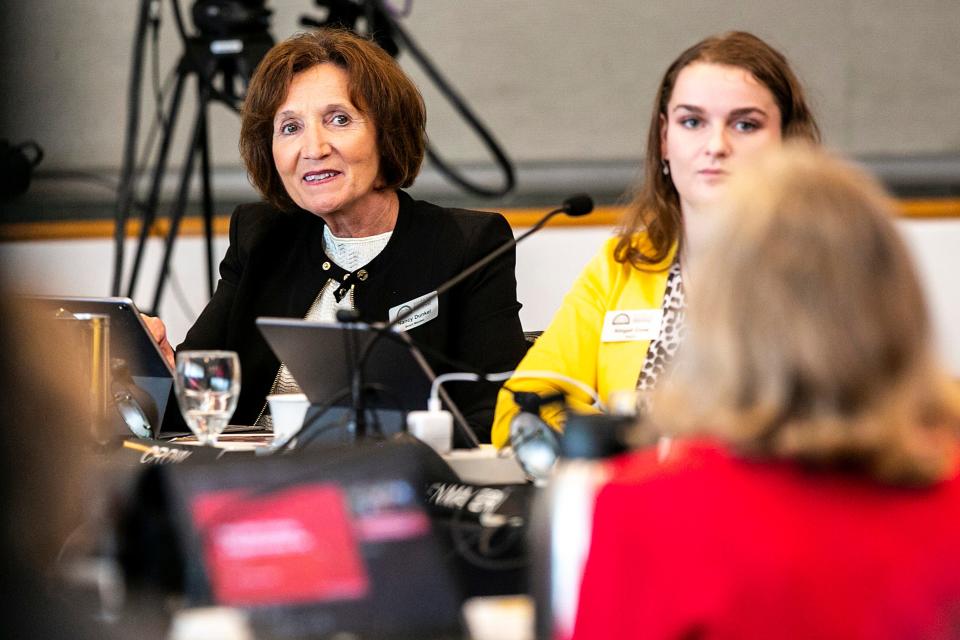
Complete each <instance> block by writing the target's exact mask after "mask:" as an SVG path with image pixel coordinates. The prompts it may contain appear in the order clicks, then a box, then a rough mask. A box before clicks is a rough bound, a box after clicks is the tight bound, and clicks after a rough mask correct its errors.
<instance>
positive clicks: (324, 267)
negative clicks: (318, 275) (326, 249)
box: [320, 262, 330, 271]
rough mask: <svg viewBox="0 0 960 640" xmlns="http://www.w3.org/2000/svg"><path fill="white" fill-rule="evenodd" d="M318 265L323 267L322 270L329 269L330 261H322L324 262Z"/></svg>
mask: <svg viewBox="0 0 960 640" xmlns="http://www.w3.org/2000/svg"><path fill="white" fill-rule="evenodd" d="M320 266H321V267H322V268H323V270H324V271H330V263H329V262H324V263H323V264H322V265H320Z"/></svg>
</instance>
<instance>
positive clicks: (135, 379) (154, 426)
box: [23, 296, 176, 437]
mask: <svg viewBox="0 0 960 640" xmlns="http://www.w3.org/2000/svg"><path fill="white" fill-rule="evenodd" d="M23 300H24V301H25V302H26V303H27V304H28V305H30V307H31V308H32V309H33V311H34V312H36V313H40V314H42V315H44V316H46V317H49V318H51V319H52V318H63V317H69V316H70V315H75V314H81V313H90V314H97V315H105V316H107V317H109V318H110V358H111V360H112V363H111V366H112V369H113V373H114V375H113V381H114V389H115V390H116V389H117V385H118V384H119V385H121V386H122V387H125V388H124V389H122V391H121V395H122V394H123V391H125V392H127V395H128V396H129V398H127V399H128V400H129V399H133V400H136V401H137V404H139V405H140V407H141V409H142V410H143V412H144V413H145V414H146V417H147V419H148V421H149V425H150V426H149V433H147V432H143V431H139V432H138V431H137V430H135V429H134V427H133V426H132V425H131V424H130V420H129V419H128V416H127V415H123V418H124V420H125V421H126V426H127V427H129V428H130V429H131V430H133V432H134V435H137V436H140V437H147V436H150V435H153V436H156V435H158V432H159V429H160V424H161V423H162V421H163V414H164V411H165V410H166V408H167V403H168V400H169V398H170V390H171V388H172V387H173V370H172V369H171V368H170V365H169V364H168V363H167V361H166V359H164V357H163V354H162V353H161V352H160V347H159V346H158V345H157V343H156V341H155V340H154V339H153V336H152V334H151V333H150V330H149V329H148V328H147V326H146V324H144V322H143V318H141V317H140V311H139V310H138V309H137V307H136V305H135V304H134V302H133V300H131V299H130V298H120V297H113V298H101V297H92V296H76V297H71V296H27V297H24V298H23ZM121 361H122V362H121ZM120 364H122V365H123V366H122V367H120V368H118V365H120ZM127 374H128V375H127ZM115 400H117V405H118V410H120V412H121V414H123V413H124V411H125V410H129V409H130V407H131V405H130V403H124V402H123V401H122V399H120V398H117V397H116V394H115ZM173 409H174V410H176V407H174V408H173ZM126 435H129V433H127V434H126Z"/></svg>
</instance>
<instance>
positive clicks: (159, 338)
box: [140, 313, 176, 369]
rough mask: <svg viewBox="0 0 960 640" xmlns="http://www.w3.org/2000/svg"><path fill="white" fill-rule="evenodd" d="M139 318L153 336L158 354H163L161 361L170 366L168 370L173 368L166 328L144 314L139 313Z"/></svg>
mask: <svg viewBox="0 0 960 640" xmlns="http://www.w3.org/2000/svg"><path fill="white" fill-rule="evenodd" d="M140 317H141V318H142V319H143V323H144V324H145V325H147V329H149V330H150V335H152V336H153V339H154V340H155V341H156V342H157V346H158V347H160V353H161V354H163V359H164V360H166V361H167V363H168V364H169V365H170V368H171V369H172V368H174V367H175V366H176V364H174V358H173V347H171V346H170V341H169V340H167V326H166V325H165V324H163V320H161V319H160V318H156V317H154V316H148V315H147V314H145V313H141V314H140Z"/></svg>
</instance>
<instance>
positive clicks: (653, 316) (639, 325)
mask: <svg viewBox="0 0 960 640" xmlns="http://www.w3.org/2000/svg"><path fill="white" fill-rule="evenodd" d="M662 322H663V309H637V310H634V311H607V315H606V316H605V317H604V318H603V332H602V333H601V334H600V340H602V341H603V342H636V341H638V340H653V339H654V338H656V337H657V336H659V335H660V324H661V323H662Z"/></svg>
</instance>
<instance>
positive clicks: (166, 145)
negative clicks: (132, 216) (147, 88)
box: [127, 63, 187, 298]
mask: <svg viewBox="0 0 960 640" xmlns="http://www.w3.org/2000/svg"><path fill="white" fill-rule="evenodd" d="M186 73H187V71H186V69H185V67H184V65H183V63H181V65H180V66H179V67H178V70H177V83H176V85H174V88H173V96H172V98H171V100H170V110H169V115H168V117H167V127H166V129H165V130H164V132H163V139H162V140H161V141H160V152H159V154H158V155H157V164H156V166H155V167H154V169H153V180H152V183H151V185H150V197H149V199H148V200H147V207H146V209H145V210H144V211H143V220H142V223H141V225H140V234H139V238H138V241H137V253H136V255H135V256H134V258H133V266H132V267H131V269H130V280H129V281H128V285H127V297H128V298H132V297H133V294H134V291H135V289H136V286H137V278H138V277H139V276H140V265H141V263H142V262H143V254H144V251H145V250H146V246H147V238H148V237H149V235H150V230H151V229H152V228H153V223H154V222H155V221H156V219H157V205H158V203H159V201H160V189H161V188H162V187H163V174H164V173H165V171H166V169H167V155H169V152H170V146H171V143H172V141H173V134H174V131H175V130H176V125H177V116H178V115H179V113H180V104H181V102H182V98H183V85H184V81H185V80H186Z"/></svg>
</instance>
